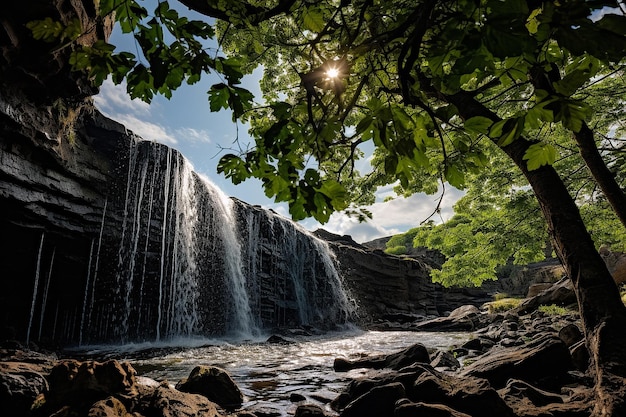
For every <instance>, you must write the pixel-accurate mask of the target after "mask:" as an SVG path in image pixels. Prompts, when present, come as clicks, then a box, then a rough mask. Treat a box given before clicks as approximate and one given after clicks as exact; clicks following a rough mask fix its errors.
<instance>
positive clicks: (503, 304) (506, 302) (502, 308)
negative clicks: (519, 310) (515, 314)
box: [485, 297, 523, 314]
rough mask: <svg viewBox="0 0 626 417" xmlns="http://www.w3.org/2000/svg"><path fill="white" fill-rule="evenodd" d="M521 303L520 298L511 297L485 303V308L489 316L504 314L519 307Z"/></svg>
mask: <svg viewBox="0 0 626 417" xmlns="http://www.w3.org/2000/svg"><path fill="white" fill-rule="evenodd" d="M522 301H523V299H521V298H512V297H508V298H499V299H496V301H491V302H489V303H486V304H485V306H486V307H487V310H489V313H491V314H495V313H504V312H506V311H509V310H511V309H512V308H515V307H517V306H519V305H520V304H521V302H522Z"/></svg>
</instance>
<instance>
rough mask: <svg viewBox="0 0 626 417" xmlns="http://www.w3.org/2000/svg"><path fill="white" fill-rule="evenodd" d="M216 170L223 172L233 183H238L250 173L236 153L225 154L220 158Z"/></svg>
mask: <svg viewBox="0 0 626 417" xmlns="http://www.w3.org/2000/svg"><path fill="white" fill-rule="evenodd" d="M217 172H219V173H224V175H225V176H226V178H230V179H231V180H232V182H233V184H239V183H241V182H243V181H244V180H246V179H247V178H249V177H250V175H251V173H250V171H249V169H248V167H247V165H246V163H245V162H244V161H243V160H242V159H241V158H240V157H238V156H237V155H233V154H227V155H224V156H222V157H221V158H220V160H219V162H218V164H217Z"/></svg>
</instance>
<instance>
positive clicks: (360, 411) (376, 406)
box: [341, 382, 406, 417]
mask: <svg viewBox="0 0 626 417" xmlns="http://www.w3.org/2000/svg"><path fill="white" fill-rule="evenodd" d="M405 396H406V392H405V389H404V386H403V385H402V384H401V383H399V382H393V383H391V384H387V385H381V386H377V387H374V388H372V389H371V390H369V391H368V392H366V393H365V394H363V395H361V396H360V397H358V398H356V399H355V400H353V401H352V402H350V403H349V404H348V405H347V406H346V408H344V409H343V411H342V413H341V416H342V417H386V416H393V412H394V408H395V403H396V401H398V400H399V399H400V398H403V397H405Z"/></svg>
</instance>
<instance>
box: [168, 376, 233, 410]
mask: <svg viewBox="0 0 626 417" xmlns="http://www.w3.org/2000/svg"><path fill="white" fill-rule="evenodd" d="M176 389H178V390H180V391H182V392H188V393H193V394H201V395H203V396H205V397H206V398H208V399H209V400H211V401H213V402H215V403H217V404H219V405H221V406H222V407H224V408H236V407H239V406H240V405H241V403H243V394H242V393H241V391H240V390H239V387H237V384H235V382H234V381H233V379H232V378H231V377H230V375H229V374H228V373H227V372H226V371H225V370H223V369H221V368H218V367H215V366H196V367H195V368H194V369H193V370H192V371H191V373H190V374H189V378H187V379H186V380H183V381H181V382H179V383H178V384H177V385H176Z"/></svg>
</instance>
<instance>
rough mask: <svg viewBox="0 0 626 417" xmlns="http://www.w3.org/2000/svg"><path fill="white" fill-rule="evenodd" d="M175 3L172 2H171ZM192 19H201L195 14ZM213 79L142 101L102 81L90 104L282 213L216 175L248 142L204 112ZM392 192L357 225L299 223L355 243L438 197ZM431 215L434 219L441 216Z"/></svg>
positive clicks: (122, 41)
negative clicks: (226, 156)
mask: <svg viewBox="0 0 626 417" xmlns="http://www.w3.org/2000/svg"><path fill="white" fill-rule="evenodd" d="M175 3H176V2H172V4H173V5H174V4H175ZM149 8H150V6H148V9H149ZM180 12H181V13H182V12H183V11H182V10H180ZM193 17H194V18H196V19H199V18H201V17H199V16H197V15H196V16H193ZM110 42H111V43H112V44H114V45H117V46H118V47H119V48H120V49H123V50H127V51H129V52H133V53H136V47H135V45H134V42H133V39H132V37H130V36H128V35H121V34H120V33H119V31H115V32H114V34H113V36H112V37H111V39H110ZM116 51H117V50H116ZM260 76H261V73H260V71H256V72H255V73H254V74H252V75H251V76H248V77H247V78H246V79H245V80H244V84H243V86H244V87H245V88H247V89H249V90H250V91H252V92H253V93H254V94H255V96H256V97H260V96H261V94H260V90H259V85H258V80H259V78H260ZM217 82H221V80H220V79H218V78H217V76H209V77H205V78H203V80H202V81H201V82H199V83H197V84H194V85H192V86H188V85H183V86H182V87H181V88H180V89H178V90H177V91H175V92H174V95H173V97H172V98H171V99H170V100H168V99H166V98H164V97H160V96H157V97H155V98H154V99H153V101H152V103H151V104H149V105H148V104H146V103H144V102H142V101H140V100H131V99H130V98H129V96H128V95H127V93H126V87H125V85H117V86H116V85H114V84H113V83H112V82H110V81H106V82H105V83H104V85H103V86H102V87H101V90H100V94H99V95H98V96H96V97H95V102H96V105H97V106H98V108H99V109H100V110H101V111H102V112H103V113H104V114H105V115H107V116H109V117H111V118H112V119H114V120H117V121H118V122H120V123H122V124H124V125H125V126H126V127H127V128H128V129H129V130H132V131H133V132H134V133H136V134H137V135H139V136H141V137H142V138H143V139H145V140H151V141H157V142H160V143H163V144H166V145H168V146H170V147H172V148H174V149H177V150H178V151H180V152H181V153H182V154H183V155H184V156H185V157H186V158H187V159H188V160H189V161H190V162H191V163H192V165H193V166H194V169H195V170H196V171H197V172H198V173H200V174H204V175H205V176H206V177H208V178H209V179H210V180H211V181H212V182H213V183H214V184H215V185H216V186H218V187H219V188H221V189H222V190H223V191H224V192H225V193H226V194H227V195H229V196H233V197H237V198H239V199H241V200H243V201H246V202H248V203H250V204H258V205H261V206H263V207H265V208H270V209H273V210H274V211H276V212H277V213H279V214H282V215H284V216H287V217H288V216H289V215H288V210H287V206H286V204H284V203H281V204H277V203H275V202H274V201H273V200H270V199H268V198H267V197H266V196H265V194H264V193H263V190H262V188H261V185H260V182H259V181H258V180H248V181H246V182H244V183H243V184H239V185H236V186H235V185H233V184H232V183H231V182H230V181H229V180H227V179H226V178H224V177H223V176H222V175H220V174H218V173H217V169H216V167H217V163H218V161H219V157H220V155H221V154H223V153H224V152H223V151H222V152H221V153H220V150H221V149H223V148H230V147H233V146H234V140H235V138H236V137H237V135H238V136H239V140H240V141H243V142H244V143H245V142H246V141H250V140H251V139H250V137H249V136H248V134H247V129H246V127H245V126H242V125H237V124H235V123H233V121H232V119H231V115H230V112H227V111H221V112H218V113H212V112H210V110H209V102H208V95H207V91H208V90H209V88H210V86H211V85H212V84H214V83H217ZM392 196H394V194H393V192H392V190H391V187H386V188H381V189H379V190H378V192H377V203H375V204H374V205H373V206H370V207H368V209H369V210H370V211H371V212H372V213H373V215H374V218H373V220H371V221H369V222H367V223H358V222H357V221H356V220H354V219H351V218H348V217H347V216H345V215H342V214H340V213H335V214H333V216H332V217H331V219H330V221H329V222H328V223H326V224H325V225H320V224H319V223H317V222H315V221H314V220H312V219H309V220H305V221H302V222H301V224H302V225H303V226H304V227H306V228H307V229H309V230H315V229H317V228H319V227H323V228H324V229H326V230H328V231H330V232H333V233H337V234H340V235H344V234H347V235H351V236H352V237H353V238H354V239H355V240H356V241H357V242H366V241H369V240H372V239H376V238H379V237H383V236H389V235H392V234H397V233H401V232H405V231H407V230H408V229H410V228H412V227H415V226H416V225H418V224H419V223H420V222H421V221H423V220H424V219H426V218H427V217H428V216H429V215H430V214H431V213H432V212H433V210H434V209H435V207H436V205H437V199H438V196H437V195H433V196H426V195H414V196H412V197H410V198H402V197H400V198H396V199H393V200H391V201H387V202H383V201H384V200H385V199H387V198H388V197H392ZM460 196H461V192H460V191H458V190H455V189H453V188H452V187H447V191H446V196H445V197H444V204H443V210H442V213H441V218H443V219H446V220H447V219H448V218H450V217H451V216H452V209H451V206H452V204H453V203H454V201H456V200H457V199H458V198H459V197H460ZM437 217H438V218H434V220H436V221H437V220H441V218H439V216H437Z"/></svg>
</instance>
